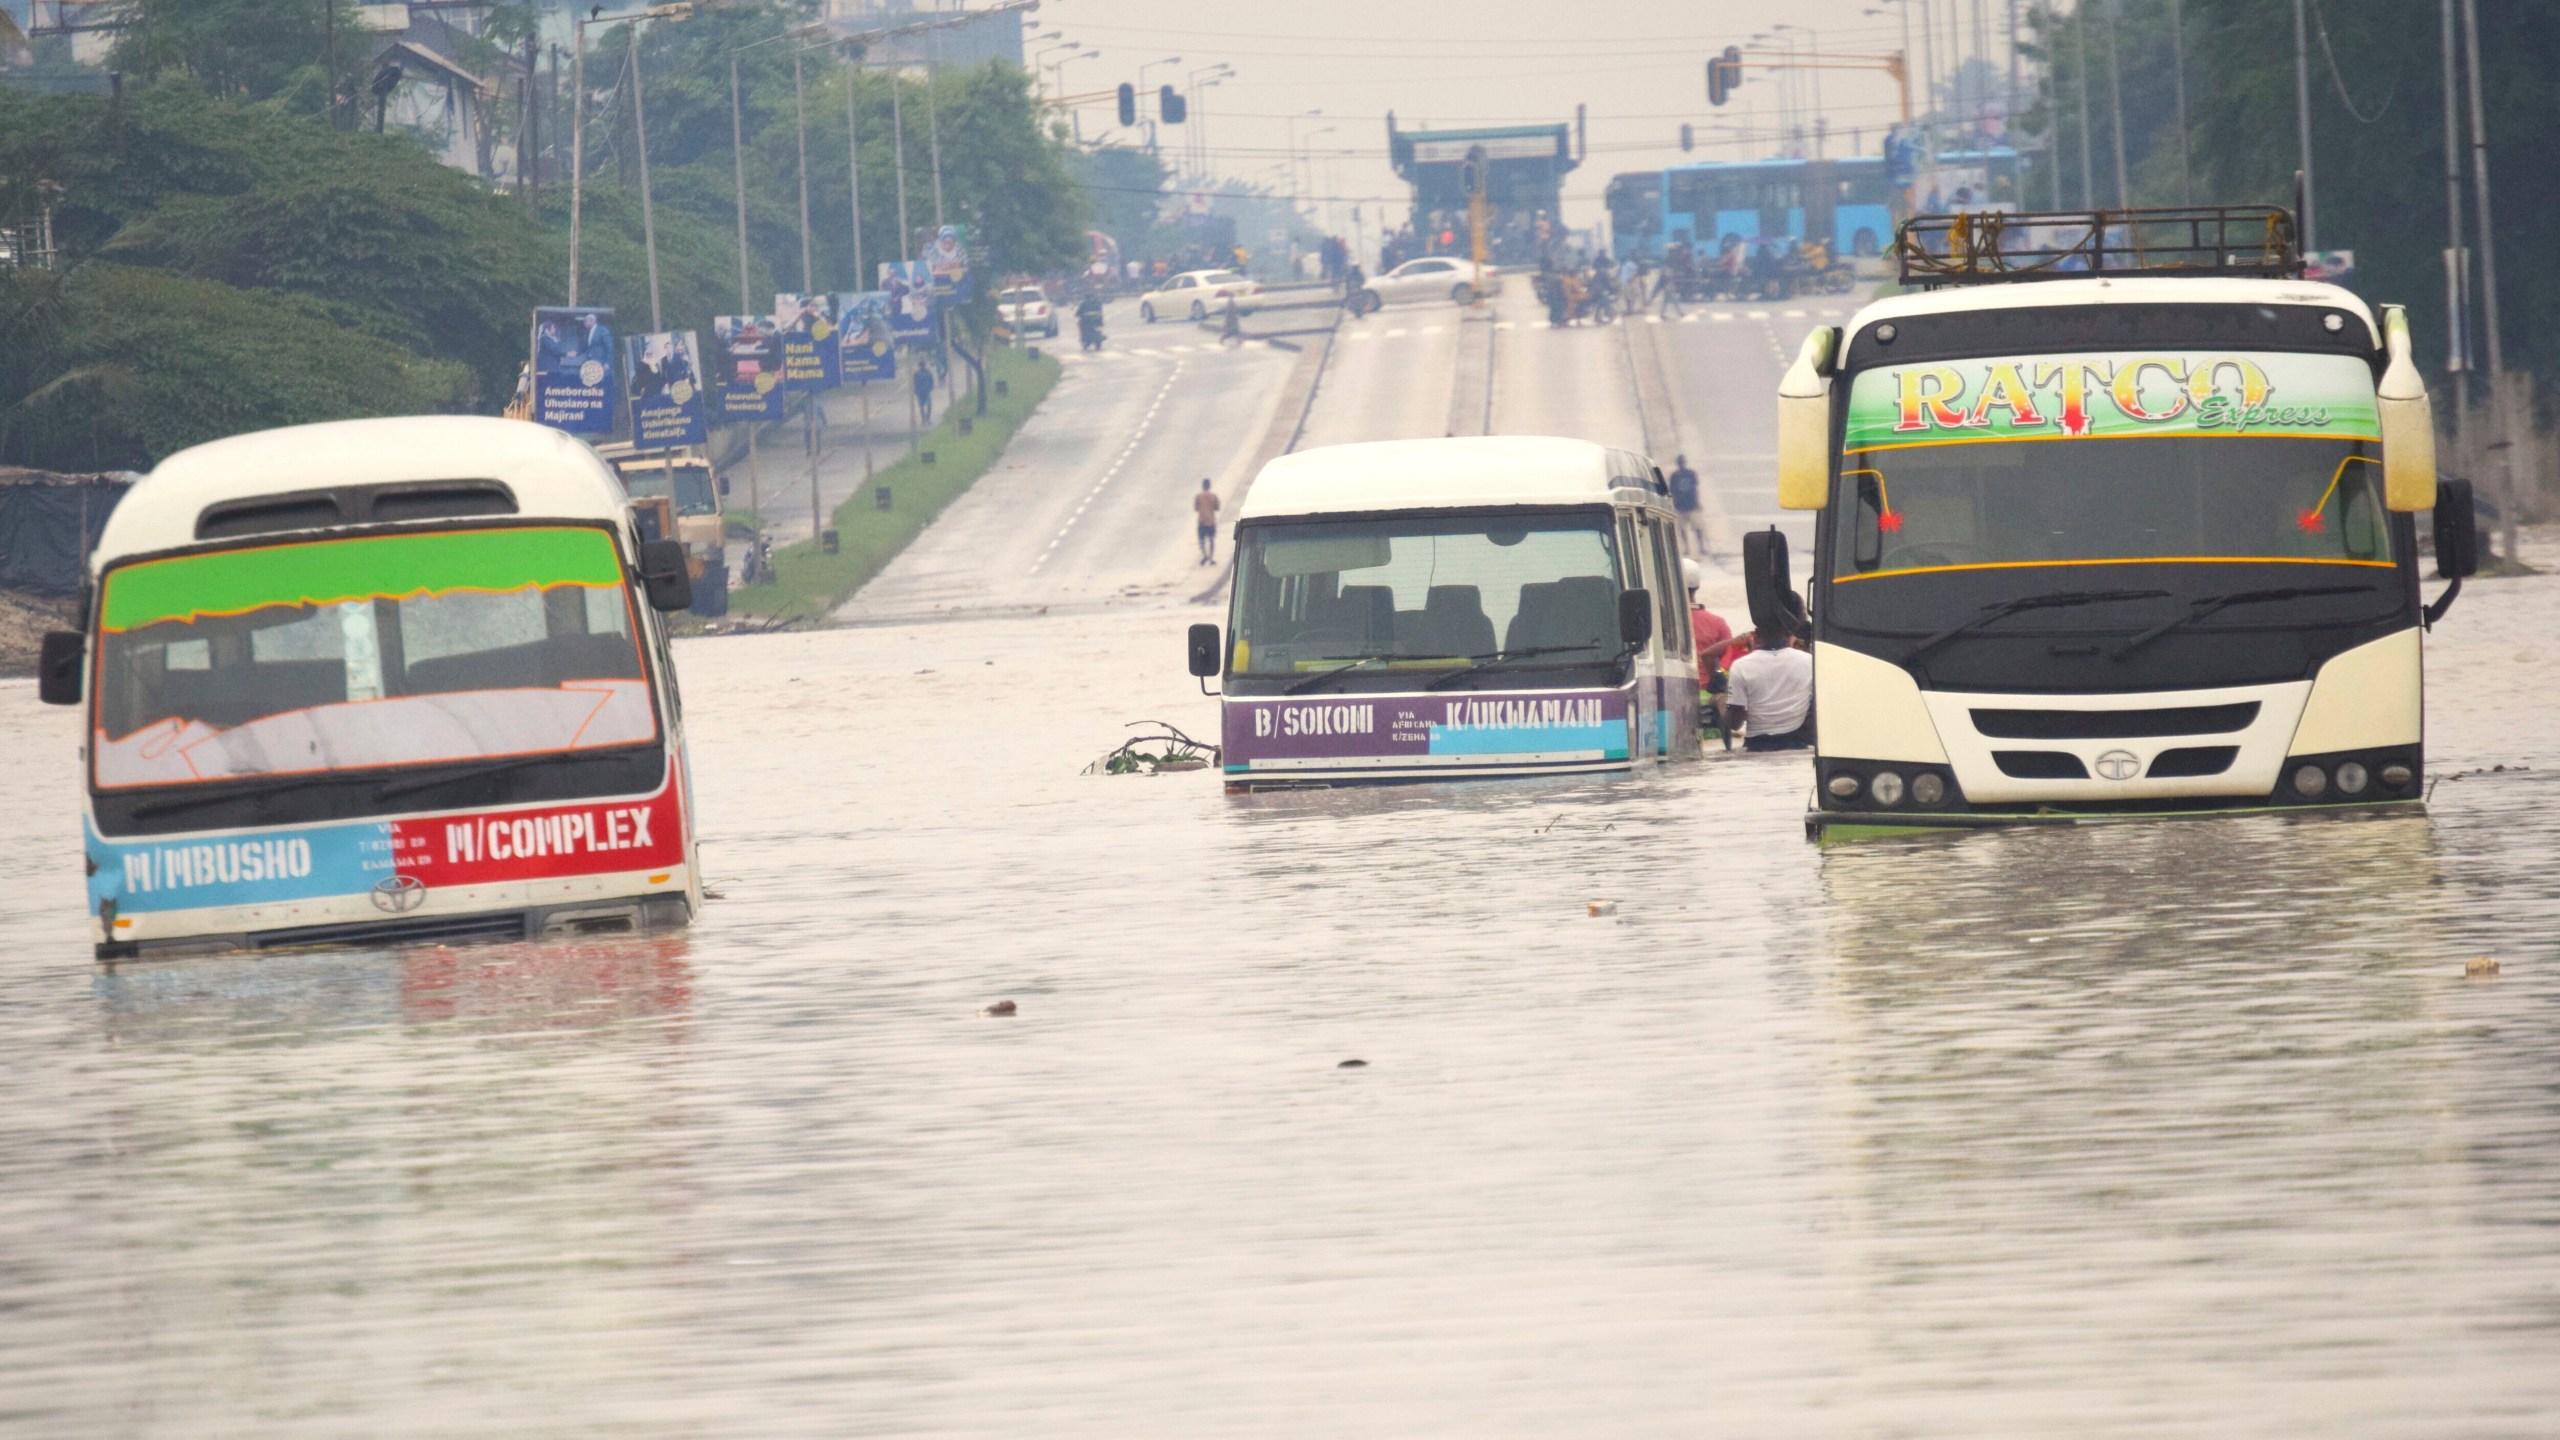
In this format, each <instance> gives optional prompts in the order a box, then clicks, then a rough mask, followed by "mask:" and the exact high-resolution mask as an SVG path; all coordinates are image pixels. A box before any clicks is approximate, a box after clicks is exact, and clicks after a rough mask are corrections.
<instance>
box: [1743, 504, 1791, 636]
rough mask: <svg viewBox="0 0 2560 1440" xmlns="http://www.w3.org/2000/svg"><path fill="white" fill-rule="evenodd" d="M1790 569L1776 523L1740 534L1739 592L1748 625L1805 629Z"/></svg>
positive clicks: (1783, 536)
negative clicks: (1748, 608) (1748, 611)
mask: <svg viewBox="0 0 2560 1440" xmlns="http://www.w3.org/2000/svg"><path fill="white" fill-rule="evenodd" d="M1790 571H1791V567H1790V566H1789V565H1788V563H1787V537H1786V536H1785V535H1784V534H1782V533H1780V532H1779V530H1778V527H1777V526H1775V525H1772V526H1770V527H1769V528H1768V529H1766V530H1754V531H1751V532H1750V533H1748V534H1746V535H1744V536H1743V537H1742V594H1743V599H1744V601H1745V602H1746V603H1747V604H1748V605H1749V607H1750V610H1751V628H1752V629H1754V630H1765V629H1768V628H1770V627H1772V626H1774V627H1776V628H1778V629H1780V630H1784V631H1786V632H1787V633H1788V634H1790V635H1802V634H1804V633H1805V630H1806V624H1805V618H1804V597H1802V596H1800V595H1798V594H1796V590H1795V583H1794V578H1793V576H1792V574H1791V573H1790Z"/></svg>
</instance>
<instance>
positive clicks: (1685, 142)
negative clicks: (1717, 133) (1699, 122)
mask: <svg viewBox="0 0 2560 1440" xmlns="http://www.w3.org/2000/svg"><path fill="white" fill-rule="evenodd" d="M1680 148H1681V149H1682V150H1684V151H1686V150H1695V149H1697V148H1698V133H1697V132H1696V131H1694V130H1692V129H1690V128H1689V122H1687V121H1686V120H1683V121H1681V122H1680Z"/></svg>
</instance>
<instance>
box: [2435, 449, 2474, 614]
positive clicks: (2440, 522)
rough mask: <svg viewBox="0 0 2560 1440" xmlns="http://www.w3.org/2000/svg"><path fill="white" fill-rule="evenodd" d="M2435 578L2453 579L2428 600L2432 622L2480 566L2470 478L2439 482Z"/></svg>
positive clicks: (2437, 488) (2451, 605)
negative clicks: (2441, 590)
mask: <svg viewBox="0 0 2560 1440" xmlns="http://www.w3.org/2000/svg"><path fill="white" fill-rule="evenodd" d="M2435 532H2436V578H2437V579H2439V580H2450V581H2452V582H2453V583H2452V584H2450V585H2447V586H2446V587H2445V588H2444V593H2443V594H2441V595H2439V596H2437V597H2436V598H2435V599H2434V600H2433V601H2431V602H2429V604H2428V605H2427V609H2426V618H2427V623H2428V624H2429V625H2433V624H2435V623H2436V622H2437V621H2439V620H2441V619H2443V618H2444V612H2446V611H2447V610H2450V609H2452V608H2453V599H2454V597H2455V596H2457V595H2459V594H2461V593H2462V582H2463V581H2464V580H2465V579H2466V578H2468V577H2470V576H2472V575H2475V574H2477V573H2479V570H2480V520H2479V516H2478V514H2477V512H2475V511H2474V510H2473V508H2472V503H2471V482H2470V481H2468V480H2447V481H2444V482H2443V483H2441V484H2439V485H2437V486H2436V513H2435Z"/></svg>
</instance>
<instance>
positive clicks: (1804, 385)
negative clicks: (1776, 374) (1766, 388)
mask: <svg viewBox="0 0 2560 1440" xmlns="http://www.w3.org/2000/svg"><path fill="white" fill-rule="evenodd" d="M1839 348H1840V327H1839V326H1837V325H1824V326H1821V327H1819V328H1817V329H1816V330H1815V331H1814V332H1813V333H1812V334H1810V335H1807V336H1806V337H1804V348H1803V349H1801V350H1798V351H1797V352H1796V363H1795V364H1794V365H1792V366H1790V367H1788V370H1787V374H1786V378H1785V379H1783V380H1781V381H1779V382H1778V503H1779V504H1780V505H1782V506H1784V507H1785V508H1787V509H1789V510H1819V509H1821V508H1822V507H1823V505H1824V504H1825V503H1826V502H1828V501H1829V500H1830V498H1831V372H1832V370H1833V369H1834V368H1836V367H1835V362H1836V360H1837V358H1838V354H1839Z"/></svg>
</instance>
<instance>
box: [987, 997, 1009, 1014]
mask: <svg viewBox="0 0 2560 1440" xmlns="http://www.w3.org/2000/svg"><path fill="white" fill-rule="evenodd" d="M987 1013H988V1014H990V1015H1010V1014H1012V1013H1013V1002H1012V1001H1010V1000H999V1001H997V1002H996V1003H994V1004H993V1005H990V1006H988V1007H987Z"/></svg>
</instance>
